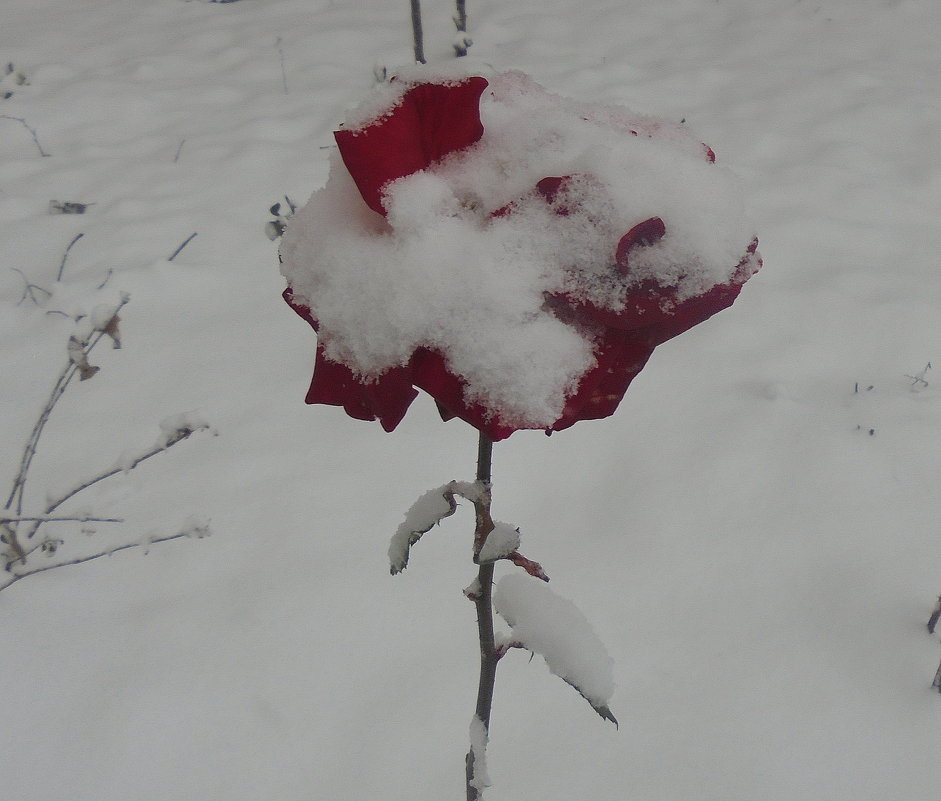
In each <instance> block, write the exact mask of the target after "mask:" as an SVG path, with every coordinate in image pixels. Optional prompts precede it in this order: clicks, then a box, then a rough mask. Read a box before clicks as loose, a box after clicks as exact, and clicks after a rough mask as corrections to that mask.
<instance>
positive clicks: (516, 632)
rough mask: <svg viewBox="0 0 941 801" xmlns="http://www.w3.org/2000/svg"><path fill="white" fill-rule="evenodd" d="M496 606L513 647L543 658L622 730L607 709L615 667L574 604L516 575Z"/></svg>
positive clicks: (498, 593)
mask: <svg viewBox="0 0 941 801" xmlns="http://www.w3.org/2000/svg"><path fill="white" fill-rule="evenodd" d="M493 605H494V608H495V609H496V610H497V612H498V613H499V614H500V616H501V617H502V618H503V619H504V620H505V621H506V622H507V624H508V625H509V626H510V629H511V635H510V642H512V643H513V644H514V645H521V646H522V647H523V648H526V649H527V650H529V651H532V652H534V653H537V654H540V655H541V656H542V657H543V658H544V659H545V660H546V664H547V665H548V666H549V670H550V671H551V672H552V673H554V674H555V675H556V676H558V677H559V678H561V679H562V680H563V681H565V682H566V683H567V684H570V685H572V687H574V688H575V689H576V690H578V692H579V693H580V694H581V696H582V697H583V698H584V699H585V700H586V701H588V703H589V704H591V706H592V709H594V710H595V711H596V712H597V713H598V714H599V715H601V717H603V718H604V719H605V720H610V721H611V722H612V723H614V725H615V726H616V725H617V720H616V719H615V717H614V715H612V714H611V710H610V709H609V708H608V702H609V701H610V700H611V696H612V695H613V694H614V674H613V667H614V662H613V660H612V659H611V657H610V656H609V655H608V651H607V649H606V648H605V647H604V645H603V644H602V642H601V640H599V639H598V635H597V634H595V632H594V630H593V629H592V627H591V624H590V623H589V622H588V621H587V620H586V619H585V616H584V615H583V614H582V613H581V612H580V611H579V610H578V608H577V607H576V606H575V604H573V603H572V602H571V601H569V600H566V599H565V598H560V597H559V596H558V595H556V594H555V593H554V592H553V591H552V590H550V589H549V588H548V587H547V586H546V585H545V584H540V583H538V582H534V581H531V580H530V579H529V578H527V577H526V576H522V575H519V574H515V575H509V576H504V577H503V578H502V579H500V581H499V582H498V583H497V586H496V590H495V591H494V595H493Z"/></svg>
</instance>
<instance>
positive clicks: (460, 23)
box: [452, 0, 474, 58]
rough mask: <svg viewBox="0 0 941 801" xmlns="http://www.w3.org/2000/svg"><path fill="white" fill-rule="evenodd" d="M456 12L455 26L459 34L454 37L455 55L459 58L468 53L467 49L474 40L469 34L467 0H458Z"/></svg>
mask: <svg viewBox="0 0 941 801" xmlns="http://www.w3.org/2000/svg"><path fill="white" fill-rule="evenodd" d="M456 2H457V5H456V7H455V14H454V18H453V19H454V27H455V28H456V29H457V35H456V36H455V37H454V42H453V45H452V46H453V47H454V55H455V56H456V57H457V58H461V56H466V55H467V49H468V48H469V47H470V46H471V45H472V44H473V43H474V41H473V40H472V39H471V38H470V37H469V36H468V35H467V8H466V7H465V0H456Z"/></svg>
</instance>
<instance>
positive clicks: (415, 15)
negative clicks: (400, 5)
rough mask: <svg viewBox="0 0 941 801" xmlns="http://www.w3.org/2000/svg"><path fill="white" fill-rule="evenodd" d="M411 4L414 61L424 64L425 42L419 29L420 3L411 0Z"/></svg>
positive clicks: (418, 0)
mask: <svg viewBox="0 0 941 801" xmlns="http://www.w3.org/2000/svg"><path fill="white" fill-rule="evenodd" d="M411 4H412V40H413V41H414V44H415V61H416V62H417V63H419V64H424V63H425V40H424V35H423V34H422V28H421V2H420V0H411Z"/></svg>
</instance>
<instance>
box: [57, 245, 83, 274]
mask: <svg viewBox="0 0 941 801" xmlns="http://www.w3.org/2000/svg"><path fill="white" fill-rule="evenodd" d="M83 236H85V234H76V235H75V237H74V238H73V239H72V241H71V242H69V245H68V247H67V248H66V249H65V253H63V254H62V261H61V262H60V263H59V272H58V274H57V275H56V281H61V280H62V273H63V272H64V271H65V260H66V259H68V257H69V251H70V250H71V249H72V246H73V245H74V244H75V243H76V242H78V240H79V239H81V238H82V237H83Z"/></svg>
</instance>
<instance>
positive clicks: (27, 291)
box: [10, 267, 52, 306]
mask: <svg viewBox="0 0 941 801" xmlns="http://www.w3.org/2000/svg"><path fill="white" fill-rule="evenodd" d="M10 269H11V270H13V272H16V273H19V274H20V277H21V278H22V279H23V282H24V284H25V286H24V288H23V294H22V295H21V296H20V299H19V300H18V301H17V303H16V305H17V306H19V305H20V304H21V303H22V302H23V301H24V300H26V298H29V299H30V300H31V301H33V303H35V304H36V305H37V306H38V305H39V301H38V300H36V295H35V294H33V292H34V290H35V291H37V292H42V293H43V294H44V295H45V296H46V300H48V299H49V298H51V297H52V293H51V292H50V291H49V290H48V289H43V288H42V287H41V286H39V285H37V284H34V283H32V282H31V281H30V280H29V279H28V278H27V277H26V273H24V272H23V271H22V270H21V269H20V268H19V267H11V268H10Z"/></svg>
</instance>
